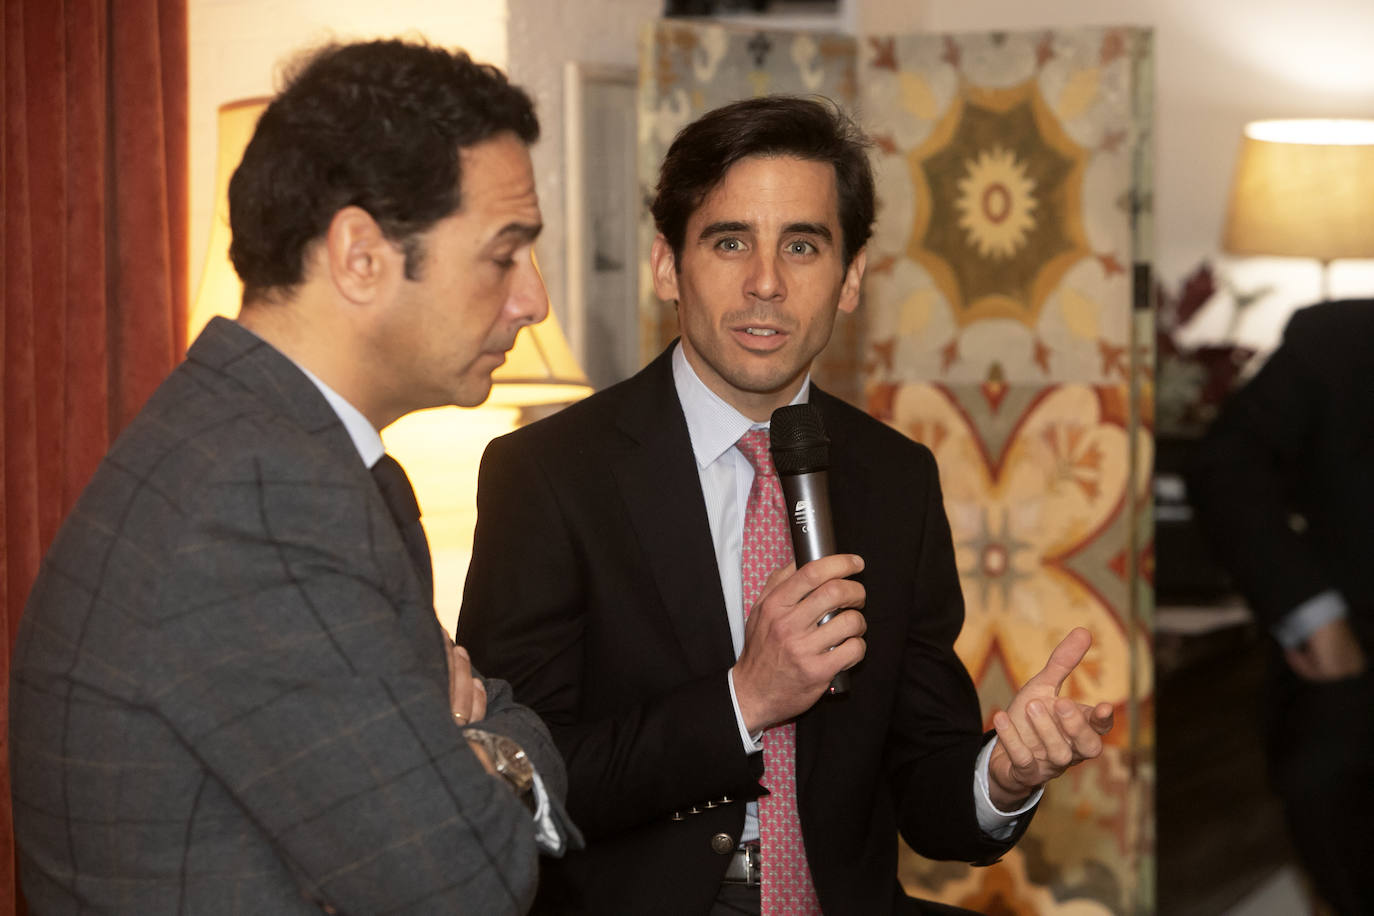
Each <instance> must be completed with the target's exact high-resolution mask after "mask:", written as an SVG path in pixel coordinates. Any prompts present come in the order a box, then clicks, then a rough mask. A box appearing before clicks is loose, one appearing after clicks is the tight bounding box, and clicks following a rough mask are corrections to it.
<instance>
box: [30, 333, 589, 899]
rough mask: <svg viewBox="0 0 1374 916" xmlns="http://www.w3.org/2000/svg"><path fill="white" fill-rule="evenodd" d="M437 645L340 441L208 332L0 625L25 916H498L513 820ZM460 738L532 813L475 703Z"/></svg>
mask: <svg viewBox="0 0 1374 916" xmlns="http://www.w3.org/2000/svg"><path fill="white" fill-rule="evenodd" d="M442 638H443V636H442V630H441V628H440V627H439V625H438V623H437V622H436V621H435V618H434V614H433V608H432V601H431V598H430V596H429V595H428V594H427V593H426V591H425V588H424V586H422V585H421V584H420V581H419V579H418V577H417V575H416V573H415V571H414V568H413V566H412V564H411V561H410V560H409V558H408V556H407V554H406V551H405V547H404V545H403V543H402V540H401V535H400V533H399V531H398V529H397V527H396V525H395V523H394V522H393V521H392V518H391V516H390V514H389V513H388V511H387V508H386V505H385V504H384V502H383V501H382V498H381V496H380V494H379V492H378V490H377V487H376V485H375V484H374V482H373V480H372V477H371V475H370V474H369V473H368V471H367V469H366V468H365V467H364V466H363V463H362V461H361V460H360V459H359V457H358V453H357V450H356V449H355V448H354V446H353V443H352V441H351V440H350V438H349V436H348V434H347V432H346V431H345V429H344V427H343V426H342V424H341V423H340V422H339V420H338V418H337V416H336V415H335V414H334V412H333V410H332V409H331V408H330V407H329V405H328V403H327V402H326V401H325V400H324V398H323V397H322V396H321V395H320V393H319V391H318V390H317V389H316V388H315V387H314V386H313V385H312V384H311V382H310V381H309V380H308V379H307V378H305V376H304V375H302V374H301V372H300V371H299V370H298V369H296V368H295V366H293V365H292V364H291V363H290V362H289V361H288V360H287V359H285V358H284V357H283V356H282V355H281V354H280V353H278V352H277V351H276V350H274V349H273V348H271V347H270V346H268V345H267V344H265V343H263V342H262V341H261V340H259V339H258V338H257V337H255V336H254V335H252V334H250V333H249V332H248V331H246V330H244V329H242V328H241V327H239V326H238V325H236V324H234V323H233V322H229V321H226V320H224V319H217V320H216V321H214V322H213V323H212V324H211V325H209V326H208V327H207V328H206V330H205V331H204V333H203V334H202V335H201V336H200V338H199V339H198V340H197V341H196V343H195V345H194V346H192V348H191V350H190V352H189V353H188V355H187V360H186V362H184V363H183V364H182V365H181V366H180V367H178V368H177V369H176V370H175V371H174V372H173V373H172V374H171V375H170V376H169V377H168V379H167V380H166V381H165V382H164V383H163V385H162V386H161V387H160V388H159V389H158V391H157V392H156V393H155V394H154V395H153V397H152V398H151V400H150V401H149V402H148V404H147V406H146V407H145V408H144V410H143V411H142V413H141V414H140V415H139V416H138V417H137V418H136V419H135V420H134V421H133V423H131V424H130V426H129V427H128V429H127V430H126V431H125V432H124V434H123V435H122V436H121V437H120V438H119V440H118V441H117V442H116V443H115V445H114V446H113V448H112V449H111V451H110V453H109V455H108V456H107V457H106V458H105V460H104V462H103V463H102V464H101V466H100V468H99V470H98V471H97V472H96V474H95V477H94V478H93V480H92V481H91V483H90V485H89V487H88V488H87V489H86V491H85V493H84V494H83V495H82V497H81V499H80V501H79V502H78V503H77V505H76V507H75V508H74V509H73V511H72V514H71V516H70V517H69V518H68V519H67V521H66V523H65V524H64V525H63V527H62V529H61V531H60V533H59V534H58V536H57V538H56V541H55V542H54V544H53V546H52V549H51V550H50V552H49V554H48V556H47V558H46V560H45V561H44V563H43V567H42V571H41V573H40V575H39V578H38V581H37V584H36V585H35V586H34V589H33V592H32V594H31V597H30V599H29V604H28V607H27V609H26V611H25V614H24V617H23V620H22V621H21V624H20V631H19V637H18V642H17V647H16V650H15V654H14V660H13V667H12V678H13V679H12V681H11V694H10V697H11V699H10V704H11V705H10V728H11V731H10V740H11V745H10V746H11V753H12V767H13V795H14V821H15V832H16V835H17V838H18V845H19V852H20V857H19V861H20V868H21V875H22V881H23V887H24V891H25V894H26V896H27V897H28V901H29V904H30V911H31V912H33V913H35V914H45V916H46V914H54V913H75V912H78V911H80V912H90V911H93V910H98V911H100V912H120V913H129V914H137V916H153V914H163V913H166V914H171V913H195V914H254V916H257V914H263V913H273V914H283V913H311V912H314V913H318V912H319V906H318V903H321V902H322V903H328V904H331V905H332V906H334V907H335V908H336V909H337V910H338V911H339V912H341V913H354V914H357V913H382V912H416V913H418V912H425V913H428V912H434V913H476V914H488V913H516V912H519V911H523V910H524V909H525V908H526V906H527V905H528V904H529V902H530V900H531V899H532V897H533V894H534V888H535V883H536V878H537V856H536V851H535V844H534V839H533V830H532V824H531V818H530V816H529V813H528V811H526V810H525V808H524V807H523V805H521V804H520V802H519V801H517V800H516V799H515V797H514V796H513V794H512V793H511V792H510V791H509V790H508V789H507V788H506V787H505V786H504V785H502V784H501V783H500V782H499V781H497V780H495V779H493V778H492V777H490V776H489V775H488V774H487V773H486V772H485V771H484V770H483V769H482V767H481V765H480V764H479V763H478V761H477V759H476V757H475V756H474V755H473V754H472V753H471V752H470V750H469V748H468V746H467V743H466V742H465V741H464V740H463V739H462V737H461V734H460V732H459V730H458V729H457V728H455V727H454V725H453V722H452V721H451V718H450V714H449V707H448V686H447V685H448V679H447V669H446V661H445V656H444V652H443V650H442V648H441V640H442ZM490 689H491V691H492V715H491V718H490V721H489V722H488V724H487V727H488V728H490V729H492V730H494V731H498V732H505V733H507V734H510V735H511V736H512V737H515V738H516V740H518V741H520V742H521V743H522V744H524V746H525V748H526V749H527V750H528V751H529V752H530V754H531V756H532V757H534V758H535V760H536V762H537V764H538V766H539V767H540V770H541V772H542V774H543V777H544V779H545V780H546V781H547V782H548V783H549V785H550V786H551V787H552V788H553V789H554V790H555V791H559V789H560V788H561V786H562V780H563V772H562V766H561V760H559V759H558V755H557V752H556V749H554V748H553V746H552V744H551V743H549V741H548V738H547V733H545V732H544V731H543V729H542V726H541V725H540V724H539V723H538V721H537V719H535V717H534V716H533V714H531V713H530V712H529V711H528V710H524V709H522V708H520V707H516V706H514V704H513V703H511V702H510V699H509V688H508V687H506V686H505V685H502V684H498V683H496V682H492V683H491V685H490Z"/></svg>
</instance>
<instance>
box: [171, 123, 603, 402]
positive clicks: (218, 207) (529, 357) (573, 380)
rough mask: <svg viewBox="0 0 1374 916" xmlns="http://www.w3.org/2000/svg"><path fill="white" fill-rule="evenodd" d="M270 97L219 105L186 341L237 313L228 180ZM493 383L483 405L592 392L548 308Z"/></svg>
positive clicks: (238, 295) (561, 399)
mask: <svg viewBox="0 0 1374 916" xmlns="http://www.w3.org/2000/svg"><path fill="white" fill-rule="evenodd" d="M270 101H271V99H267V98H255V99H243V100H240V101H237V102H229V103H227V104H225V105H221V106H220V108H219V145H218V153H217V158H216V162H215V216H214V222H213V224H212V225H211V227H210V241H209V245H208V251H207V254H206V257H205V269H204V271H203V273H202V274H201V280H200V288H199V289H198V290H197V291H196V298H195V301H194V302H193V303H192V306H191V316H190V320H189V321H188V322H187V330H188V332H189V338H188V340H195V338H196V335H197V334H199V333H200V331H201V329H202V328H204V327H205V324H206V322H208V321H209V320H210V319H211V318H213V317H214V316H216V315H224V316H225V317H230V318H232V317H233V316H235V315H237V314H238V313H239V306H240V305H241V304H242V300H243V284H242V283H240V282H239V277H238V274H236V273H235V272H234V267H233V265H232V264H231V263H230V262H229V236H230V234H229V179H230V177H231V176H232V175H233V174H234V169H236V168H238V165H239V162H240V161H241V160H242V159H243V151H244V150H245V149H247V148H248V141H249V140H250V139H252V136H253V130H254V129H255V128H256V127H257V124H258V118H259V116H261V115H262V112H263V110H264V109H265V108H266V107H267V103H268V102H270ZM492 383H493V384H492V390H491V397H490V398H489V399H488V401H487V403H488V404H491V405H493V406H501V407H533V406H538V405H545V404H565V403H568V402H570V401H576V400H579V399H581V398H584V397H586V396H587V395H589V394H591V392H592V388H591V385H590V384H589V383H588V381H587V376H586V373H584V372H583V371H582V367H581V366H580V365H578V362H577V359H576V357H574V356H573V353H572V348H571V347H570V346H569V345H568V341H567V338H565V337H564V336H563V329H562V327H560V326H559V324H558V319H557V318H555V317H554V314H553V310H552V309H550V310H549V317H548V318H546V319H545V320H544V321H542V322H540V323H539V324H537V325H533V326H531V327H527V328H524V329H523V330H521V331H520V334H519V336H517V337H516V339H515V347H514V348H513V349H512V350H511V351H510V352H509V353H507V354H506V362H505V363H504V364H503V365H502V366H501V367H500V368H498V369H497V370H496V371H495V372H494V373H492Z"/></svg>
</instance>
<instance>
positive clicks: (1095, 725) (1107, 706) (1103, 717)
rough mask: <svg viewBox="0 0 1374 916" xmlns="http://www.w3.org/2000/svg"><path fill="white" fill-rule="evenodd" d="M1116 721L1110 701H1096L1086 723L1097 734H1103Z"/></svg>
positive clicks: (1109, 729)
mask: <svg viewBox="0 0 1374 916" xmlns="http://www.w3.org/2000/svg"><path fill="white" fill-rule="evenodd" d="M1115 723H1116V710H1115V708H1113V706H1112V704H1111V703H1098V704H1097V705H1096V706H1094V707H1093V710H1092V713H1091V714H1090V715H1089V717H1088V724H1089V725H1091V726H1092V730H1093V731H1095V732H1097V733H1098V734H1099V735H1105V734H1107V732H1109V731H1111V730H1112V726H1113V725H1114V724H1115Z"/></svg>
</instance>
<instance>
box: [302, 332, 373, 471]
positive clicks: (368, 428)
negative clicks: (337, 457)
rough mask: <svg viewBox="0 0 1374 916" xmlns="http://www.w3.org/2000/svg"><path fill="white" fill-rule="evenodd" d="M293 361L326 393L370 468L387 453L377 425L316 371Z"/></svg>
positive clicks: (321, 391)
mask: <svg viewBox="0 0 1374 916" xmlns="http://www.w3.org/2000/svg"><path fill="white" fill-rule="evenodd" d="M287 359H291V357H289V356H288V357H287ZM291 362H292V363H294V364H295V366H296V368H297V369H299V370H301V372H302V373H304V374H305V377H306V378H308V379H310V381H311V382H313V383H314V385H315V387H316V388H318V389H320V394H322V395H324V399H325V400H326V401H328V402H329V406H330V407H332V408H334V413H336V414H338V415H339V422H340V423H342V424H343V426H344V429H346V430H348V438H350V439H352V440H353V447H354V448H356V449H357V450H358V456H359V457H360V458H362V459H363V464H365V465H366V466H367V467H369V468H370V467H372V466H373V465H374V464H376V463H377V462H378V461H380V460H381V459H382V455H384V454H386V446H385V445H383V444H382V437H381V435H380V434H379V433H378V432H377V429H376V427H374V426H373V425H372V423H371V422H370V421H369V420H368V419H367V417H365V416H363V414H362V411H360V410H358V408H356V407H354V406H353V405H352V404H350V403H348V401H346V400H344V397H343V395H341V394H339V393H338V392H337V391H335V390H334V389H333V388H330V387H329V386H328V385H326V384H325V383H324V382H322V381H320V379H319V377H318V376H317V375H315V373H313V372H311V371H310V370H309V369H307V368H305V367H304V366H302V365H301V364H300V363H297V362H296V361H295V360H291Z"/></svg>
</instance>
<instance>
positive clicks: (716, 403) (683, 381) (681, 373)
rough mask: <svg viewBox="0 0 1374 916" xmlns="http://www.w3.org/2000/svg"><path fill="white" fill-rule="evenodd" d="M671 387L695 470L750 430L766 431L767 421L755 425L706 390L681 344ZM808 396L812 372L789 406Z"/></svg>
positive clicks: (675, 349)
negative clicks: (679, 404) (684, 428)
mask: <svg viewBox="0 0 1374 916" xmlns="http://www.w3.org/2000/svg"><path fill="white" fill-rule="evenodd" d="M673 384H674V385H675V386H676V388H677V399H678V401H679V402H680V403H681V404H682V413H683V415H684V416H685V417H686V418H687V435H688V437H689V438H690V439H691V440H692V452H693V454H694V456H695V458H696V462H697V469H698V470H701V469H703V468H705V467H707V466H708V465H711V464H713V463H714V462H715V461H716V459H718V458H720V456H721V455H723V454H725V452H726V450H728V449H729V448H730V447H731V446H732V445H734V444H735V443H736V442H738V441H739V437H740V436H743V435H744V434H745V433H746V432H748V431H749V430H751V429H767V428H768V422H767V421H764V422H762V423H755V422H754V421H753V420H751V419H749V418H748V417H746V416H745V415H744V414H742V413H740V412H739V411H738V410H736V409H735V408H733V407H731V406H730V405H729V404H727V403H725V401H724V400H722V399H721V398H720V396H719V395H717V394H716V393H715V392H714V391H712V390H711V389H710V388H707V387H706V383H705V382H703V381H702V380H701V378H700V377H699V376H698V375H697V374H696V371H695V370H694V369H693V368H692V366H691V364H690V363H688V362H687V357H686V355H685V354H684V353H683V352H682V342H681V341H679V342H678V344H677V347H676V348H674V350H673ZM810 395H811V373H810V372H808V373H807V374H806V378H805V379H803V380H802V385H801V388H800V389H798V390H797V396H796V397H794V398H793V399H792V403H793V404H801V403H803V402H805V401H806V400H807V399H808V398H809V397H810Z"/></svg>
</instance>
